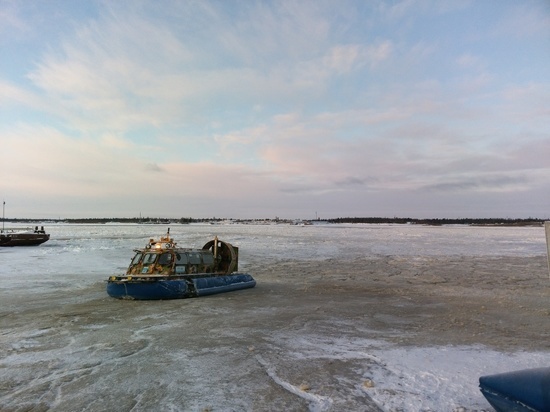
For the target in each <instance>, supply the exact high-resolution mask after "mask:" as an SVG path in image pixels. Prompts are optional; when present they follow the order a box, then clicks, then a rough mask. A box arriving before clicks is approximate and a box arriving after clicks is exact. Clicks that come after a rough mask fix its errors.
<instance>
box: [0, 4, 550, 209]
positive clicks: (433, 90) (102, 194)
mask: <svg viewBox="0 0 550 412" xmlns="http://www.w3.org/2000/svg"><path fill="white" fill-rule="evenodd" d="M0 197H1V199H0V200H3V201H5V202H6V205H5V216H6V218H25V217H26V218H79V217H137V216H140V215H142V216H155V217H173V218H179V217H194V218H205V217H226V218H275V217H279V218H302V219H314V218H321V219H324V218H336V217H394V216H395V217H411V218H432V217H437V218H464V217H472V218H484V217H487V218H488V217H495V218H497V217H498V218H529V217H533V218H542V219H546V218H550V2H548V1H547V0H538V1H536V0H525V1H517V0H516V1H508V0H484V1H474V0H472V1H468V0H457V1H450V0H449V1H445V0H443V1H441V0H402V1H399V0H394V1H382V0H372V1H371V0H362V1H359V0H357V1H353V0H342V1H333V0H327V1H324V0H312V1H301V0H290V1H254V0H242V1H237V0H227V1H226V0H218V1H207V0H200V1H193V0H188V1H176V0H173V1H172V0H162V1H152V0H150V1H145V0H135V1H134V0H132V1H130V0H127V1H124V0H121V1H116V2H112V1H107V0H106V1H97V0H64V1H59V0H41V1H29V2H27V1H20V0H0Z"/></svg>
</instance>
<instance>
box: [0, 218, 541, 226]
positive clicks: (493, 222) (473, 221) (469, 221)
mask: <svg viewBox="0 0 550 412" xmlns="http://www.w3.org/2000/svg"><path fill="white" fill-rule="evenodd" d="M547 220H549V219H535V218H528V219H507V218H458V219H448V218H441V219H439V218H438V219H415V218H398V217H393V218H386V217H339V218H335V219H311V220H304V219H279V218H275V219H227V218H215V217H213V218H201V219H195V218H190V217H189V218H177V219H167V218H149V217H146V218H76V219H25V218H13V219H8V218H6V219H5V220H3V221H4V222H10V223H46V222H50V223H75V224H83V223H84V224H86V223H87V224H105V223H131V224H174V223H176V224H189V223H211V224H222V223H229V224H232V223H242V224H291V225H310V224H316V223H317V224H319V223H324V224H339V223H352V224H354V223H363V224H365V223H367V224H407V225H411V224H414V225H425V226H443V225H467V226H544V222H545V221H547Z"/></svg>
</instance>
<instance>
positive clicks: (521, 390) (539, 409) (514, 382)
mask: <svg viewBox="0 0 550 412" xmlns="http://www.w3.org/2000/svg"><path fill="white" fill-rule="evenodd" d="M479 387H480V390H481V393H482V394H483V396H485V398H486V399H487V400H488V401H489V403H490V404H491V405H492V406H493V407H494V408H495V409H496V411H497V412H550V367H547V368H536V369H525V370H520V371H514V372H508V373H501V374H497V375H489V376H482V377H480V378H479Z"/></svg>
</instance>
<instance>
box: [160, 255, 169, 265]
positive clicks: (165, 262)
mask: <svg viewBox="0 0 550 412" xmlns="http://www.w3.org/2000/svg"><path fill="white" fill-rule="evenodd" d="M158 263H159V265H169V264H170V263H172V254H171V253H163V254H162V255H160V257H159V261H158Z"/></svg>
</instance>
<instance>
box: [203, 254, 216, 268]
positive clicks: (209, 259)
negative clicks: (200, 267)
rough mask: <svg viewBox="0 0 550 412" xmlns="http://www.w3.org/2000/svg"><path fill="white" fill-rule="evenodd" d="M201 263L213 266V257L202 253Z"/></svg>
mask: <svg viewBox="0 0 550 412" xmlns="http://www.w3.org/2000/svg"><path fill="white" fill-rule="evenodd" d="M202 262H203V263H204V264H205V265H209V266H210V265H213V264H214V255H212V254H210V253H203V254H202Z"/></svg>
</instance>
